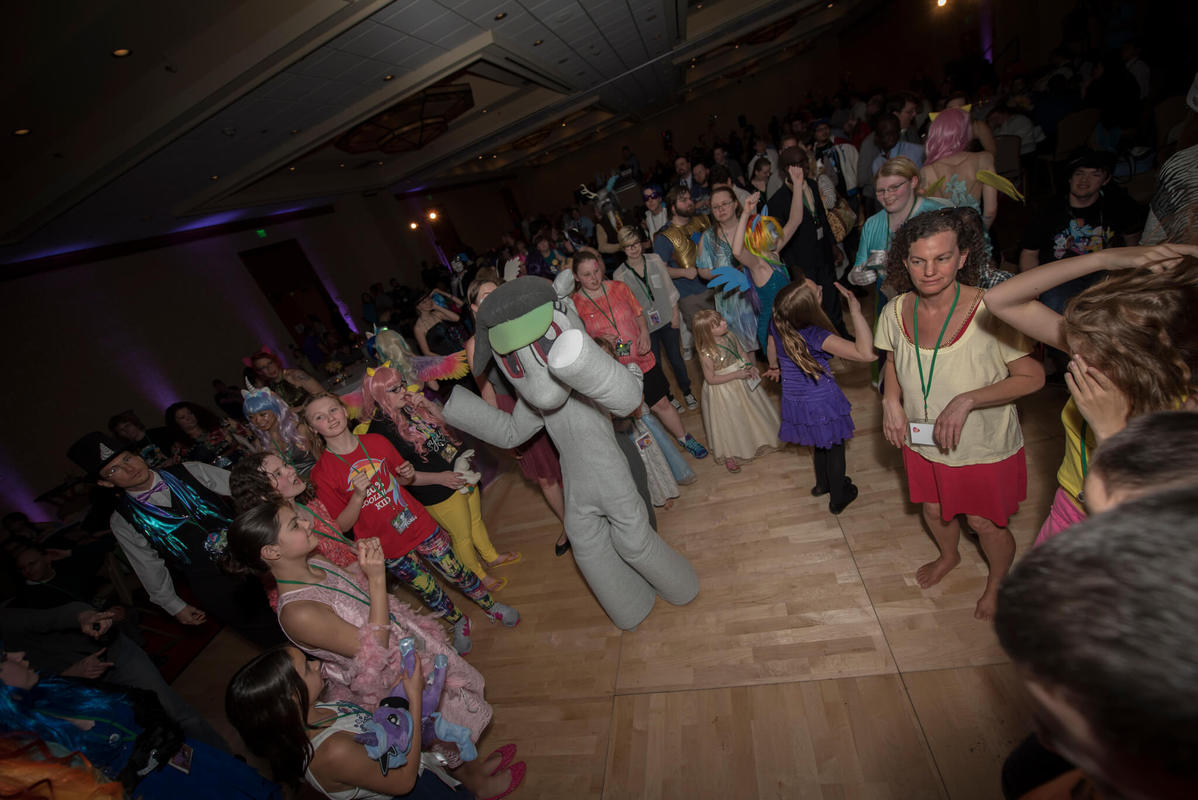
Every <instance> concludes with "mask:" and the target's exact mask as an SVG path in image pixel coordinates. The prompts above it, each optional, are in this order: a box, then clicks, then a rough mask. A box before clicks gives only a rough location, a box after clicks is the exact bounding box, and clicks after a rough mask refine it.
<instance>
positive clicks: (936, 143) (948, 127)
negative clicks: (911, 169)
mask: <svg viewBox="0 0 1198 800" xmlns="http://www.w3.org/2000/svg"><path fill="white" fill-rule="evenodd" d="M972 138H973V124H972V122H971V121H970V119H969V115H968V114H966V113H965V112H964V111H962V110H961V109H959V108H949V109H946V110H944V111H942V112H940V113H939V114H937V115H936V119H934V120H932V125H931V127H929V128H928V141H927V145H926V152H927V158H926V159H925V160H924V166H927V165H928V164H931V163H933V162H935V161H939V160H940V159H942V158H944V157H945V156H951V155H953V154H954V153H960V152H961V151H962V150H964V149H965V148H966V146H968V145H969V140H970V139H972Z"/></svg>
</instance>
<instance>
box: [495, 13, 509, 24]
mask: <svg viewBox="0 0 1198 800" xmlns="http://www.w3.org/2000/svg"><path fill="white" fill-rule="evenodd" d="M506 16H507V12H506V11H500V12H499V13H498V14H496V15H495V21H496V22H499V20H501V19H503V18H504V17H506Z"/></svg>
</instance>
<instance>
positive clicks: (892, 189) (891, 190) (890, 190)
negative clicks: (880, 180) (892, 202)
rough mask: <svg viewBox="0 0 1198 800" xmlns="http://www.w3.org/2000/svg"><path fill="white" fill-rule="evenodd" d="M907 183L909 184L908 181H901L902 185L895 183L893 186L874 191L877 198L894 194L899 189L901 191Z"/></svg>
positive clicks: (880, 187)
mask: <svg viewBox="0 0 1198 800" xmlns="http://www.w3.org/2000/svg"><path fill="white" fill-rule="evenodd" d="M908 183H909V182H908V181H903V182H902V183H896V184H895V185H894V186H879V187H877V189H876V191H877V193H878V197H881V196H882V195H887V194H894V193H895V192H897V191H898V190H899V189H902V188H903V187H904V186H906V185H907V184H908Z"/></svg>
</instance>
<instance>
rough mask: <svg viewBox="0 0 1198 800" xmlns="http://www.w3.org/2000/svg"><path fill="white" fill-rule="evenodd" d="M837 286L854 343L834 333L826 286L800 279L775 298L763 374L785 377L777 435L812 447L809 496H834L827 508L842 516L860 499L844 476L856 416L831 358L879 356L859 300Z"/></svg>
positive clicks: (768, 376)
mask: <svg viewBox="0 0 1198 800" xmlns="http://www.w3.org/2000/svg"><path fill="white" fill-rule="evenodd" d="M833 285H834V286H835V287H836V290H837V291H839V292H840V294H841V296H842V297H844V299H845V302H846V303H847V304H848V308H849V316H850V317H851V318H852V321H853V336H854V337H855V338H856V341H855V342H850V341H849V340H848V339H843V338H841V337H840V336H837V335H836V334H835V333H833V332H832V330H833V329H832V323H831V321H830V320H829V319H828V316H827V315H826V314H825V313H824V311H823V309H822V308H821V307H820V302H821V300H822V299H823V290H822V289H821V288H820V287H819V286H818V285H816V284H815V283H814V282H813V281H812V280H810V279H807V280H804V281H802V282H798V281H796V282H795V283H792V284H789V285H788V286H786V288H784V289H783V290H782V291H780V292H779V293H778V297H777V299H776V300H775V301H774V311H773V319H772V321H771V323H770V338H769V340H768V341H767V342H766V357H767V359H768V361H769V370H768V371H767V372H766V373H765V377H767V378H771V379H773V380H779V379H781V381H782V428H781V430H780V431H779V432H778V438H780V439H781V440H782V441H784V442H794V443H796V444H801V445H804V446H806V447H810V448H812V453H813V455H814V458H815V486H814V487H813V488H812V489H811V494H812V495H814V496H816V497H819V496H820V495H825V494H827V495H831V497H830V499H829V502H828V510H829V511H831V512H832V513H833V514H839V513H840V512H841V511H844V510H845V509H846V508H848V505H849V503H851V502H853V501H854V500H856V499H857V487H856V486H854V485H853V482H852V480H850V479H849V478H848V476H846V475H845V474H844V470H845V466H844V443H845V442H846V441H847V440H849V439H851V438H852V436H853V417H852V414H851V413H850V412H851V411H852V408H851V406H850V405H849V401H848V398H846V397H845V396H844V392H842V391H841V390H840V386H838V385H837V383H836V378H835V376H834V375H833V374H832V370H831V368H830V367H829V366H828V361H829V360H830V359H831V358H832V356H840V357H841V358H844V359H847V360H849V361H873V360H874V359H876V358H877V356H876V355H875V354H874V350H873V340H872V338H871V337H872V332H871V330H870V327H869V323H868V322H866V321H865V317H864V316H863V315H862V314H861V303H859V302H858V301H857V297H856V296H855V295H854V294H853V293H852V292H850V291H848V290H847V289H845V288H844V287H843V286H841V285H840V284H833Z"/></svg>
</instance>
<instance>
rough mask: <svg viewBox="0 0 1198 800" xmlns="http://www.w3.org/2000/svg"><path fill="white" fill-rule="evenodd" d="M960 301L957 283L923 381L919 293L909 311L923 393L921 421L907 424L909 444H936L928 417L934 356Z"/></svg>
mask: <svg viewBox="0 0 1198 800" xmlns="http://www.w3.org/2000/svg"><path fill="white" fill-rule="evenodd" d="M960 299H961V284H960V283H957V293H956V294H955V295H953V304H952V306H951V307H950V308H949V310H948V315H947V316H945V318H944V325H943V326H941V328H940V335H939V336H937V337H936V347H935V348H934V349H933V350H932V363H931V364H929V365H928V376H927V380H926V381H925V380H924V374H923V357H922V356H921V355H920V353H919V293H918V292H916V293H915V308H914V309H912V311H911V327H912V328H913V329H914V334H915V336H914V339H915V364H916V366H918V367H919V389H920V391H921V392H922V393H923V419H922V420H916V421H915V422H909V423H907V425H908V427H909V428H910V433H911V444H926V445H935V444H936V440H935V439H933V438H932V432H933V430H934V429H935V427H936V421H935V420H933V419H929V417H928V395H929V394H931V393H932V374H933V373H934V372H935V371H936V356H938V355H940V344H941V342H943V341H944V334H945V332H946V331H948V323H949V322H950V321H951V320H952V318H953V312H954V311H956V310H957V301H958V300H960Z"/></svg>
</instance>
